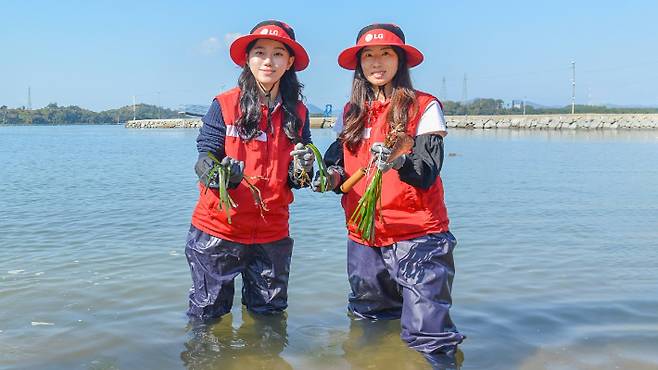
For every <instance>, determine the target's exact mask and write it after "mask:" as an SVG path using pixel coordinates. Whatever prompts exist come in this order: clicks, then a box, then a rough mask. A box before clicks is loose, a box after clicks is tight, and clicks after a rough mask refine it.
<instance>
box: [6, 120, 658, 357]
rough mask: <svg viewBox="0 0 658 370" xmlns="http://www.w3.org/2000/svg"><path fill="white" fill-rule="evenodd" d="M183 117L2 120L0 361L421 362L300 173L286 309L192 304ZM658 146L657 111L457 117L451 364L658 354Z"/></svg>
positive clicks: (450, 168) (329, 209)
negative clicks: (352, 301) (161, 120)
mask: <svg viewBox="0 0 658 370" xmlns="http://www.w3.org/2000/svg"><path fill="white" fill-rule="evenodd" d="M196 133H197V132H196V130H190V129H188V130H185V129H182V130H177V129H163V130H157V129H151V130H129V129H125V128H123V127H117V126H58V127H0V163H1V165H0V195H1V196H0V368H1V369H138V368H143V369H158V368H160V369H184V368H187V369H428V368H430V367H429V365H428V364H427V362H426V361H425V360H424V359H423V358H422V357H421V356H420V355H418V354H416V353H415V352H413V351H411V350H408V349H407V348H406V347H405V345H404V344H403V343H402V342H401V341H400V339H399V321H381V322H374V323H372V322H366V321H355V320H351V319H350V318H349V317H348V316H347V314H346V297H347V293H348V289H349V287H348V284H347V280H346V272H345V270H346V268H345V257H346V252H345V230H344V217H343V214H342V210H341V208H340V204H339V198H338V197H337V196H336V195H334V194H314V193H311V192H310V191H308V190H302V191H296V192H295V196H296V200H295V203H294V204H293V206H292V208H291V235H292V237H293V238H294V239H295V247H294V252H293V262H292V274H291V278H290V289H289V308H288V311H287V314H286V315H285V316H283V317H265V318H263V317H255V316H253V315H251V314H250V313H248V312H246V311H245V310H244V309H243V308H242V306H241V304H240V297H239V296H236V299H235V303H234V306H233V311H232V313H231V314H230V315H227V316H225V317H223V318H222V319H220V320H217V321H215V322H208V323H205V324H199V323H190V322H189V321H188V319H187V317H186V316H185V309H186V306H187V290H188V289H189V286H190V283H191V279H190V276H189V270H188V267H187V263H186V261H185V255H184V242H185V235H186V232H187V229H188V227H189V220H190V215H191V212H192V209H193V207H194V204H195V201H196V197H197V195H198V194H197V188H196V186H195V175H194V172H193V165H194V162H195V159H196V148H195V138H196ZM313 135H314V141H315V142H316V144H317V145H318V146H319V147H320V149H322V150H323V149H324V148H326V147H327V146H328V145H329V144H330V142H331V141H332V140H333V134H332V133H331V131H329V130H315V131H314V132H313ZM657 159H658V132H655V131H637V132H630V131H616V132H613V131H609V132H605V131H589V132H588V131H567V132H565V131H561V132H547V131H515V130H493V131H483V130H473V131H469V130H452V131H451V132H450V134H449V135H448V137H447V139H446V161H445V165H444V169H443V172H442V178H443V181H444V183H445V188H446V204H447V206H448V210H449V215H450V218H451V229H452V232H453V233H454V234H455V236H456V237H457V239H458V241H459V245H458V247H457V249H456V250H455V261H456V267H457V273H456V277H455V283H454V286H453V288H454V290H453V300H454V306H453V309H452V316H453V319H454V321H455V323H456V324H457V326H458V328H459V329H460V331H462V332H463V333H465V334H466V335H467V336H468V338H467V340H466V341H465V342H464V344H463V345H462V346H461V351H462V354H463V362H462V364H461V368H462V369H523V370H534V369H551V370H562V369H656V368H658V351H656V348H658V289H657V284H656V282H657V281H658V272H657V271H658V270H657V269H656V268H655V267H656V266H658V191H656V189H658V162H657ZM236 291H238V292H239V284H238V287H236Z"/></svg>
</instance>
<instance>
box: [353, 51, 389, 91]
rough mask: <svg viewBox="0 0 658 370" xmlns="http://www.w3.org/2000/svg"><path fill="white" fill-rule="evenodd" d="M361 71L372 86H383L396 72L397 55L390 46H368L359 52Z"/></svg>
mask: <svg viewBox="0 0 658 370" xmlns="http://www.w3.org/2000/svg"><path fill="white" fill-rule="evenodd" d="M360 61H361V69H363V74H364V75H365V77H366V79H367V80H368V82H370V83H371V84H372V85H373V86H385V85H386V84H387V83H389V82H391V80H393V77H395V74H396V73H397V71H398V55H397V54H395V51H394V50H393V47H391V46H386V45H384V46H369V47H366V48H364V49H363V51H362V52H361V59H360Z"/></svg>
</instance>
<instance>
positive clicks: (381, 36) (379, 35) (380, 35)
mask: <svg viewBox="0 0 658 370" xmlns="http://www.w3.org/2000/svg"><path fill="white" fill-rule="evenodd" d="M378 39H379V40H383V39H384V34H383V33H369V34H366V37H365V41H366V42H370V41H372V40H378Z"/></svg>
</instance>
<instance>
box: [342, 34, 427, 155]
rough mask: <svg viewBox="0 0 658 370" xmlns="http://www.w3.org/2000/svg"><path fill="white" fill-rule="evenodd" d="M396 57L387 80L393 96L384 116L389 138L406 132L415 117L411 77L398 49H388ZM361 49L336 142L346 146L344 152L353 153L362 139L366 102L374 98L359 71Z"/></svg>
mask: <svg viewBox="0 0 658 370" xmlns="http://www.w3.org/2000/svg"><path fill="white" fill-rule="evenodd" d="M392 47H393V50H394V51H395V54H397V56H398V70H397V72H396V73H395V76H393V79H392V80H391V84H392V86H393V92H392V94H391V103H390V108H389V110H388V114H387V116H386V122H388V124H389V136H390V135H391V134H392V133H394V132H400V131H401V132H404V131H405V130H406V128H407V121H408V119H409V117H413V116H414V115H416V114H417V113H418V104H416V103H417V102H416V93H415V92H414V88H413V85H412V83H411V75H410V74H409V67H408V66H407V56H406V54H405V52H404V50H402V49H401V48H399V47H397V46H392ZM362 52H363V49H361V50H360V51H359V52H358V53H357V55H356V60H357V65H356V69H355V70H354V79H353V80H352V95H351V96H350V103H349V107H348V110H347V114H346V116H345V120H344V124H343V131H342V132H341V134H340V136H339V138H340V140H341V141H342V142H343V143H345V144H347V148H348V149H349V150H350V151H352V152H354V151H355V150H356V148H357V146H358V144H359V142H360V141H361V139H362V138H363V128H364V127H365V125H366V120H367V119H368V117H367V115H368V102H371V101H373V100H375V98H376V95H375V91H374V89H373V86H372V85H371V84H370V82H368V80H367V79H366V76H365V74H364V73H363V68H362V67H361V53H362Z"/></svg>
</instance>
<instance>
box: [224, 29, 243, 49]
mask: <svg viewBox="0 0 658 370" xmlns="http://www.w3.org/2000/svg"><path fill="white" fill-rule="evenodd" d="M240 36H242V35H241V34H239V33H237V32H231V33H227V34H226V35H224V43H225V44H226V46H227V47H229V46H231V43H232V42H233V41H235V39H237V38H238V37H240Z"/></svg>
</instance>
